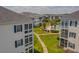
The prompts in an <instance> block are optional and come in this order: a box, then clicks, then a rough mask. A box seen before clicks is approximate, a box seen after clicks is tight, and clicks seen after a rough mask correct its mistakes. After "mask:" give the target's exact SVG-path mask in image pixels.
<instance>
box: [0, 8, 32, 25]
mask: <svg viewBox="0 0 79 59" xmlns="http://www.w3.org/2000/svg"><path fill="white" fill-rule="evenodd" d="M30 21H32V20H31V18H30V17H28V16H27V17H25V16H23V15H21V14H19V13H16V12H13V11H11V10H8V9H6V8H4V7H1V6H0V24H11V23H17V22H27V23H28V22H30Z"/></svg>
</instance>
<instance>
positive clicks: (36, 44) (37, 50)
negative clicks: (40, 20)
mask: <svg viewBox="0 0 79 59" xmlns="http://www.w3.org/2000/svg"><path fill="white" fill-rule="evenodd" d="M42 52H43V48H42V46H41V44H40V42H39V41H38V38H37V37H36V36H35V35H34V53H42Z"/></svg>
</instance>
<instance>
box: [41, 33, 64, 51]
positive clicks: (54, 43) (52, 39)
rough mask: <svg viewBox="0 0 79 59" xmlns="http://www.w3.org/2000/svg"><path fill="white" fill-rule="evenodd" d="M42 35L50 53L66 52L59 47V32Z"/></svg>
mask: <svg viewBox="0 0 79 59" xmlns="http://www.w3.org/2000/svg"><path fill="white" fill-rule="evenodd" d="M40 37H41V39H42V40H43V41H44V43H45V45H46V46H47V49H48V52H49V53H64V50H63V49H62V48H59V47H58V44H59V43H58V42H59V41H58V40H57V37H58V34H50V35H40Z"/></svg>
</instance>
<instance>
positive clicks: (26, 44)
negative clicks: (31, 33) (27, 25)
mask: <svg viewBox="0 0 79 59" xmlns="http://www.w3.org/2000/svg"><path fill="white" fill-rule="evenodd" d="M28 43H29V42H28V35H27V36H25V46H28Z"/></svg>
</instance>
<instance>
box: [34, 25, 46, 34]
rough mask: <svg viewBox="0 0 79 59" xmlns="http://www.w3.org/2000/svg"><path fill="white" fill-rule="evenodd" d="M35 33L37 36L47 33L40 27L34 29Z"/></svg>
mask: <svg viewBox="0 0 79 59" xmlns="http://www.w3.org/2000/svg"><path fill="white" fill-rule="evenodd" d="M33 30H34V32H36V33H37V34H46V33H47V32H45V31H43V30H42V29H40V28H39V27H37V28H34V29H33Z"/></svg>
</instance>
